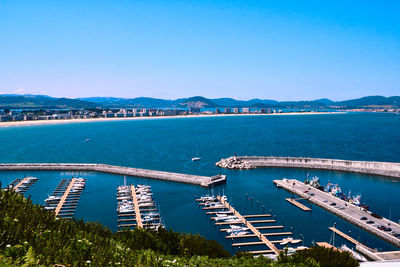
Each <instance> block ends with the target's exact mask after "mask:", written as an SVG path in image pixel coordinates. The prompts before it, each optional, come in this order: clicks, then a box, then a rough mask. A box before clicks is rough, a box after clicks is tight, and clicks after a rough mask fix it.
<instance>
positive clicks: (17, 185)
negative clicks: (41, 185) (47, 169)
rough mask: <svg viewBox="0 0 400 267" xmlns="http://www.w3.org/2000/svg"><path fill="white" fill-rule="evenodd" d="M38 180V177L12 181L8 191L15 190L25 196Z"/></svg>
mask: <svg viewBox="0 0 400 267" xmlns="http://www.w3.org/2000/svg"><path fill="white" fill-rule="evenodd" d="M37 180H38V178H36V177H25V178H17V179H15V180H14V181H12V182H11V183H10V184H9V185H8V186H7V187H6V189H8V190H10V189H13V190H14V191H15V192H17V193H20V194H25V192H26V191H28V190H29V189H30V188H31V187H32V186H33V185H34V184H35V183H36V182H37Z"/></svg>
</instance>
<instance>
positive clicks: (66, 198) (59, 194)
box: [44, 178, 86, 219]
mask: <svg viewBox="0 0 400 267" xmlns="http://www.w3.org/2000/svg"><path fill="white" fill-rule="evenodd" d="M85 183H86V179H83V178H72V179H62V180H61V182H60V183H59V185H58V186H57V188H56V189H55V190H54V192H53V194H52V195H51V196H49V197H48V198H47V199H46V200H45V203H46V204H45V206H44V208H45V209H46V210H53V211H54V214H55V216H56V217H60V218H64V219H71V218H72V217H73V215H74V212H75V210H76V207H77V206H78V202H79V199H80V196H81V194H82V191H83V190H84V188H85Z"/></svg>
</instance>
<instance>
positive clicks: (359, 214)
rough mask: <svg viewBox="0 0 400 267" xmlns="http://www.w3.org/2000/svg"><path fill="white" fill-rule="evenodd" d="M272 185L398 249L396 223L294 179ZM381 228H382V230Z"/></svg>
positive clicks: (278, 181) (399, 240)
mask: <svg viewBox="0 0 400 267" xmlns="http://www.w3.org/2000/svg"><path fill="white" fill-rule="evenodd" d="M273 183H274V184H275V185H276V186H277V187H278V188H284V189H286V190H287V191H289V192H291V193H293V194H296V195H298V196H300V197H302V198H306V199H307V200H308V201H310V202H311V203H314V204H315V205H317V206H319V207H321V208H324V209H325V210H327V211H329V212H331V213H333V214H335V215H337V216H339V217H341V218H343V219H345V220H346V221H348V222H350V223H352V224H354V225H356V226H358V227H360V228H362V229H364V230H366V231H368V232H370V233H372V234H374V235H376V236H377V237H379V238H382V239H384V240H386V241H388V242H390V243H392V244H393V245H395V246H397V247H400V238H398V235H397V234H398V233H400V225H399V224H398V223H396V222H393V221H390V220H388V219H386V218H383V217H381V216H378V215H376V214H375V215H374V213H372V212H370V211H367V210H365V209H364V208H362V207H358V206H356V205H354V204H350V203H349V202H347V201H344V200H342V199H339V198H337V197H335V196H333V195H332V194H329V193H326V192H324V191H321V190H319V189H316V188H313V187H312V186H310V185H306V184H304V183H303V182H300V181H298V180H295V179H283V180H274V181H273ZM381 226H384V228H382V227H381ZM380 228H381V229H382V230H381V229H380ZM388 229H389V231H388ZM385 230H386V231H385ZM396 235H397V237H396Z"/></svg>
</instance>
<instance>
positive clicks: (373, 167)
mask: <svg viewBox="0 0 400 267" xmlns="http://www.w3.org/2000/svg"><path fill="white" fill-rule="evenodd" d="M216 166H218V167H222V168H229V169H252V168H268V167H276V168H305V169H321V170H332V171H346V172H355V173H365V174H372V175H381V176H388V177H395V178H400V163H394V162H376V161H353V160H339V159H320V158H303V157H262V156H234V157H229V158H226V159H221V160H220V161H219V162H217V163H216Z"/></svg>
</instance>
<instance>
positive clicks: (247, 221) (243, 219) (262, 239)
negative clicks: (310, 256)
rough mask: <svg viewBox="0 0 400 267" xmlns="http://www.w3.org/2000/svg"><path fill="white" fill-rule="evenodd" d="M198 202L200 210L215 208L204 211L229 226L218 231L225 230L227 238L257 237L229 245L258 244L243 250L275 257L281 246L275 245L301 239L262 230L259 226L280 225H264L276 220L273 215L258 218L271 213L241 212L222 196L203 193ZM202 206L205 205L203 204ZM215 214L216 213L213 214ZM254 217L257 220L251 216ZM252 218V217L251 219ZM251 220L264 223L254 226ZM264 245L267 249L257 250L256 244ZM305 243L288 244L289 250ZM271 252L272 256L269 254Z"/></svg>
mask: <svg viewBox="0 0 400 267" xmlns="http://www.w3.org/2000/svg"><path fill="white" fill-rule="evenodd" d="M196 201H197V202H200V203H199V206H202V207H203V208H202V209H203V210H210V209H211V210H218V211H212V212H207V213H206V214H207V215H212V217H210V219H211V220H213V221H215V223H214V224H215V225H216V226H229V228H222V229H220V231H221V232H225V233H227V236H225V238H226V239H231V240H232V241H233V240H234V239H236V238H239V239H246V238H256V239H258V241H251V240H249V241H248V242H237V243H236V242H234V243H232V247H238V248H239V249H240V248H241V247H257V249H252V248H250V249H249V250H246V252H249V253H252V254H265V255H269V257H276V255H278V254H279V252H280V250H281V249H279V248H278V247H277V246H276V245H278V246H282V247H284V246H286V245H288V244H298V243H301V242H302V239H293V238H292V237H290V236H291V235H292V232H269V233H262V232H260V230H271V229H283V228H284V227H283V226H282V225H270V226H265V224H269V223H276V220H275V219H263V220H262V219H260V218H268V217H271V214H249V215H241V214H240V213H239V212H238V211H237V210H236V209H235V208H233V207H232V206H231V205H230V204H229V203H228V202H227V199H226V197H225V196H222V197H221V196H216V197H212V196H205V197H201V198H200V199H196ZM204 206H205V207H204ZM213 215H215V216H213ZM254 218H255V219H256V220H254ZM251 219H253V220H251ZM254 224H263V226H255V225H254ZM267 237H277V238H280V239H277V240H269V239H268V238H267ZM260 246H263V247H266V248H268V249H266V250H265V249H264V250H259V247H260ZM303 248H305V247H303V246H299V247H297V248H289V250H291V251H295V250H296V249H303ZM270 254H272V256H271V255H270ZM273 255H275V256H273Z"/></svg>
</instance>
